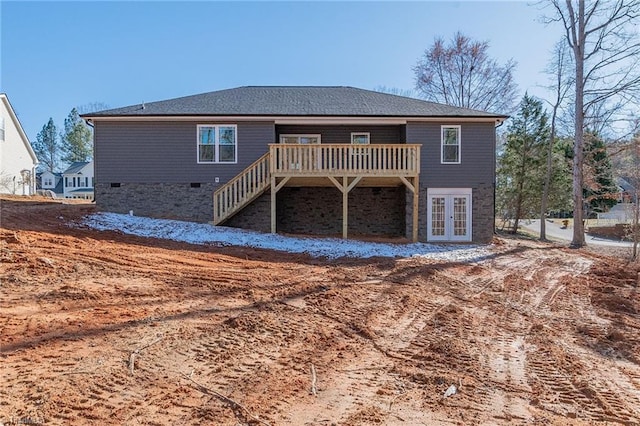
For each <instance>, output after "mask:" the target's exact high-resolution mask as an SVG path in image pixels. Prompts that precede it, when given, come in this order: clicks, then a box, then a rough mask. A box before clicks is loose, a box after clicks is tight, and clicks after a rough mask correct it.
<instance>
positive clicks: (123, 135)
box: [84, 87, 506, 242]
mask: <svg viewBox="0 0 640 426" xmlns="http://www.w3.org/2000/svg"><path fill="white" fill-rule="evenodd" d="M84 118H85V119H86V120H88V121H91V122H92V124H93V125H94V129H95V131H94V149H95V152H94V162H95V180H96V182H95V199H96V203H97V206H98V208H99V209H101V210H104V211H113V212H120V213H126V212H129V211H131V210H133V211H134V212H135V214H138V215H144V216H152V217H163V218H177V219H186V220H193V221H206V222H210V221H213V222H214V223H215V224H221V225H226V226H235V227H241V228H246V229H253V230H258V231H263V232H276V231H277V232H283V233H296V234H313V235H342V236H343V237H347V236H385V237H406V238H410V239H413V240H420V241H476V242H487V241H489V240H490V239H491V237H492V235H493V228H494V225H493V224H494V207H493V206H494V187H495V185H494V180H495V126H496V125H497V124H499V123H501V122H502V121H503V120H504V119H505V118H506V117H505V116H500V115H495V114H489V113H485V112H481V111H474V110H469V109H464V108H456V107H451V106H446V105H440V104H435V103H431V102H425V101H421V100H416V99H411V98H405V97H400V96H395V95H389V94H383V93H378V92H372V91H367V90H361V89H355V88H351V87H241V88H236V89H229V90H222V91H218V92H211V93H205V94H201V95H195V96H189V97H185V98H178V99H172V100H167V101H160V102H153V103H148V104H140V105H133V106H130V107H125V108H119V109H114V110H108V111H102V112H99V113H93V114H88V115H85V116H84Z"/></svg>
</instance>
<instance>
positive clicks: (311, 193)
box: [225, 187, 405, 236]
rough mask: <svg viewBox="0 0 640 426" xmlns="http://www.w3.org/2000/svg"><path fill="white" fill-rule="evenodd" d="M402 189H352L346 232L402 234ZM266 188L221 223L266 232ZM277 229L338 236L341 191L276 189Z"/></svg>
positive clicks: (268, 210)
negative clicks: (251, 201) (247, 204)
mask: <svg viewBox="0 0 640 426" xmlns="http://www.w3.org/2000/svg"><path fill="white" fill-rule="evenodd" d="M404 192H405V191H404V188H403V187H398V188H354V189H353V190H352V191H351V192H350V193H349V218H348V220H349V230H348V232H349V235H353V236H356V235H371V236H403V235H404V229H405V224H404V197H405V195H404ZM270 197H271V194H270V193H269V191H267V193H265V194H264V195H262V196H261V197H259V198H258V199H257V200H255V201H254V202H253V203H252V204H251V205H250V206H248V207H246V208H245V209H243V210H242V211H240V212H238V214H236V215H235V216H234V217H232V218H231V219H230V220H229V221H227V223H225V225H227V226H234V227H238V228H246V229H254V230H257V231H263V232H269V231H270V223H271V222H270V220H271V217H270V214H271V207H270V199H271V198H270ZM276 226H277V230H278V232H283V233H291V234H309V235H335V236H341V235H342V193H341V192H340V191H339V190H338V189H337V188H331V187H326V188H292V187H285V188H282V189H281V190H280V191H278V195H277V203H276Z"/></svg>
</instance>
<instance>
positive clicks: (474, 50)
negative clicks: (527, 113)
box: [413, 32, 517, 114]
mask: <svg viewBox="0 0 640 426" xmlns="http://www.w3.org/2000/svg"><path fill="white" fill-rule="evenodd" d="M488 50H489V43H488V42H486V41H473V40H471V39H470V38H469V37H467V36H465V35H463V34H461V33H460V32H458V33H456V34H455V36H454V38H453V40H452V41H451V43H450V44H449V45H445V41H444V40H443V39H442V38H437V39H436V40H435V42H434V44H433V46H431V47H430V48H429V49H428V50H426V51H425V52H424V55H423V56H422V58H421V59H420V60H419V61H418V64H417V65H416V66H415V67H414V68H413V71H414V72H415V75H416V89H417V90H418V92H419V93H420V94H421V95H422V96H423V97H424V98H425V99H427V100H430V101H434V102H440V103H445V104H448V105H455V106H459V107H464V108H472V109H479V110H483V111H490V112H496V113H501V114H508V113H511V112H512V111H513V110H514V104H515V100H516V87H517V86H516V83H515V82H514V80H513V71H514V70H515V67H516V63H515V62H514V61H513V60H509V61H508V62H507V63H506V64H504V65H500V64H498V62H497V61H495V60H494V59H491V58H490V57H489V55H488Z"/></svg>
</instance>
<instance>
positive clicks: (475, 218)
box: [405, 184, 495, 244]
mask: <svg viewBox="0 0 640 426" xmlns="http://www.w3.org/2000/svg"><path fill="white" fill-rule="evenodd" d="M427 188H428V185H423V184H421V185H420V199H419V200H418V204H419V207H418V209H419V216H418V240H419V241H423V242H425V241H427ZM412 196H413V194H412V193H411V191H407V194H406V204H405V205H406V208H405V217H406V218H405V223H406V237H407V238H411V236H412V229H413V223H412V220H413V219H412V217H413V216H412V214H413V204H412V203H413V201H412ZM493 198H494V192H493V185H478V186H477V187H474V188H472V202H471V203H472V209H473V212H472V217H471V220H472V230H473V235H472V236H471V238H472V241H473V242H475V243H481V244H485V243H489V242H491V240H492V239H493V234H494V228H495V220H494V212H493V202H494V199H493Z"/></svg>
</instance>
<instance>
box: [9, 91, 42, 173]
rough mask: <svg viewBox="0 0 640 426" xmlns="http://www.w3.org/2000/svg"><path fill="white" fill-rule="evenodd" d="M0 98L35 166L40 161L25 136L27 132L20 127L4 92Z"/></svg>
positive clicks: (20, 124)
mask: <svg viewBox="0 0 640 426" xmlns="http://www.w3.org/2000/svg"><path fill="white" fill-rule="evenodd" d="M0 98H2V101H3V102H4V103H5V105H6V106H7V110H8V111H9V115H11V119H12V120H13V123H14V124H15V126H16V128H17V129H18V133H19V134H20V137H21V138H22V142H23V143H24V145H25V146H26V147H27V151H28V152H29V155H30V156H31V159H32V160H33V166H34V167H35V166H37V165H38V164H40V162H39V161H38V157H37V156H36V153H35V151H34V150H33V147H32V146H31V142H29V138H28V137H27V134H26V133H25V132H24V129H23V128H22V123H20V120H19V119H18V116H17V115H16V112H15V111H14V109H13V106H12V105H11V102H10V101H9V97H8V96H7V94H6V93H0Z"/></svg>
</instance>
